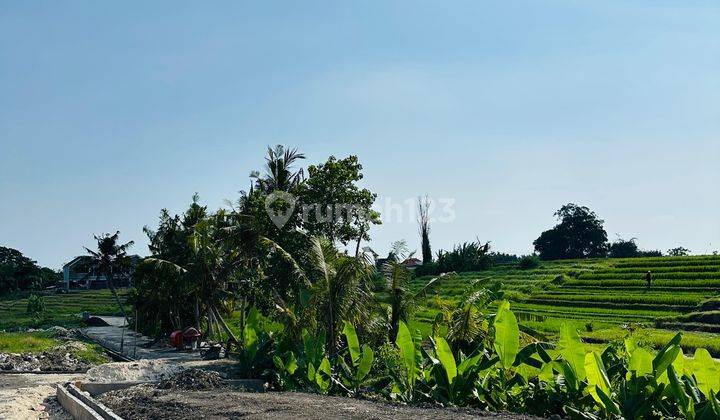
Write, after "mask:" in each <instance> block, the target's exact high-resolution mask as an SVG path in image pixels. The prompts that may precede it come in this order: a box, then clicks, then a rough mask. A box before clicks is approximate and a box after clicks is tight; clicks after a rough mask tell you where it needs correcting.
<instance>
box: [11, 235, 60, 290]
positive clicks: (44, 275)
mask: <svg viewBox="0 0 720 420" xmlns="http://www.w3.org/2000/svg"><path fill="white" fill-rule="evenodd" d="M60 281H62V274H61V273H60V272H58V271H55V270H51V269H49V268H46V267H40V266H39V265H37V263H36V262H35V261H33V260H31V259H30V258H28V257H26V256H24V255H23V254H22V252H20V251H18V250H16V249H12V248H6V247H1V246H0V295H5V294H8V293H13V292H17V291H25V290H41V289H43V288H45V287H48V286H55V285H56V284H57V283H58V282H60Z"/></svg>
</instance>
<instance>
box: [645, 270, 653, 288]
mask: <svg viewBox="0 0 720 420" xmlns="http://www.w3.org/2000/svg"><path fill="white" fill-rule="evenodd" d="M645 281H646V282H647V287H648V289H649V288H650V284H651V283H652V273H651V272H650V270H648V272H647V273H646V274H645Z"/></svg>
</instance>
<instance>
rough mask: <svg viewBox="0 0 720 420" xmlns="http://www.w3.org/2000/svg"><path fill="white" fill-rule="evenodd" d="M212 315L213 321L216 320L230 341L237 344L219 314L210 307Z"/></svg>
mask: <svg viewBox="0 0 720 420" xmlns="http://www.w3.org/2000/svg"><path fill="white" fill-rule="evenodd" d="M212 311H213V314H215V319H217V321H218V323H219V324H220V326H221V327H222V328H223V330H225V333H226V334H227V335H228V337H229V338H230V340H232V341H233V342H235V343H238V339H237V337H235V334H233V332H232V331H231V330H230V328H229V327H228V326H227V324H226V323H225V320H224V319H223V318H222V316H220V312H218V310H217V308H216V307H215V306H212Z"/></svg>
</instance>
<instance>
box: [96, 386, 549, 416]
mask: <svg viewBox="0 0 720 420" xmlns="http://www.w3.org/2000/svg"><path fill="white" fill-rule="evenodd" d="M99 400H100V402H102V403H103V404H104V405H106V406H107V407H109V408H110V409H111V410H113V412H115V414H117V415H119V416H121V417H122V418H124V419H126V420H138V419H157V418H172V419H193V420H195V419H198V418H230V419H240V418H243V419H318V418H331V419H332V418H343V419H368V418H371V419H388V420H399V419H409V420H431V419H442V420H445V419H447V420H450V419H472V418H478V417H490V418H493V419H498V420H525V419H537V417H531V416H523V415H516V414H509V413H488V412H486V411H482V410H477V409H454V408H422V407H410V406H405V405H399V404H390V403H387V402H383V401H368V400H360V399H352V398H342V397H329V396H324V395H316V394H306V393H299V392H297V393H296V392H241V391H237V390H234V389H232V388H227V389H224V390H223V392H216V391H188V390H177V389H165V390H161V389H157V388H154V387H152V386H149V385H138V386H134V387H132V388H129V389H125V390H120V391H112V392H108V393H106V394H103V395H101V396H100V397H99Z"/></svg>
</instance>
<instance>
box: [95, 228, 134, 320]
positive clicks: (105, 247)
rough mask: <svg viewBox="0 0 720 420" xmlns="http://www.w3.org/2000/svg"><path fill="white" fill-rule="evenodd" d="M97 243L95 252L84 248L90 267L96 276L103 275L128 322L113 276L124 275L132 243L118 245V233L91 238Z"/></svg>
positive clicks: (128, 263)
mask: <svg viewBox="0 0 720 420" xmlns="http://www.w3.org/2000/svg"><path fill="white" fill-rule="evenodd" d="M93 237H94V238H95V240H96V241H97V251H93V250H91V249H88V248H85V250H86V251H87V252H88V254H89V256H90V259H91V261H90V266H91V268H92V270H93V271H94V272H95V273H96V275H104V276H105V278H106V279H107V282H108V287H109V288H110V291H111V292H112V294H113V296H114V297H115V301H116V302H117V304H118V306H119V307H120V312H121V313H122V315H123V317H124V318H125V321H126V322H127V321H128V317H127V313H126V312H125V307H124V306H123V304H122V302H120V297H118V294H117V289H116V287H115V276H116V275H118V274H123V273H126V272H127V270H128V268H129V265H130V258H129V257H128V255H127V250H128V249H130V247H131V246H133V244H134V242H133V241H130V242H127V243H125V244H119V243H118V240H119V239H120V231H117V232H115V234H114V235H111V234H109V233H105V234H102V235H100V236H93Z"/></svg>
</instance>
